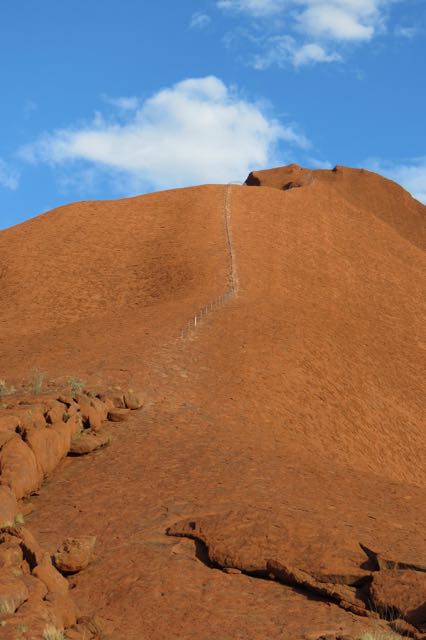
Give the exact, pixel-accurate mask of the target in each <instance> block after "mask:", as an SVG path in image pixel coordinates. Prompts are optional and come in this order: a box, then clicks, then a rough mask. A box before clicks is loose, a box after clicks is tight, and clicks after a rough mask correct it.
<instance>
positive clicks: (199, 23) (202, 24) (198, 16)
mask: <svg viewBox="0 0 426 640" xmlns="http://www.w3.org/2000/svg"><path fill="white" fill-rule="evenodd" d="M211 21H212V19H211V17H210V16H209V15H208V14H207V13H204V12H203V11H195V13H193V14H192V16H191V22H190V23H189V28H190V29H198V30H201V29H205V28H206V27H207V26H208V25H209V24H210V22H211Z"/></svg>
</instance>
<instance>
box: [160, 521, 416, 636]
mask: <svg viewBox="0 0 426 640" xmlns="http://www.w3.org/2000/svg"><path fill="white" fill-rule="evenodd" d="M167 534H168V535H171V536H184V537H188V538H192V539H195V540H198V541H200V542H202V543H203V544H204V545H205V547H206V550H207V554H208V558H209V561H210V562H211V564H212V565H213V566H219V567H221V568H222V569H224V570H226V571H227V572H229V569H230V568H233V569H237V570H239V571H242V572H245V573H247V574H249V575H252V576H257V577H261V578H272V579H275V580H277V581H278V582H281V583H283V584H285V585H289V586H293V587H297V588H299V589H303V590H304V591H306V592H308V593H314V594H316V595H317V596H321V597H322V598H325V599H327V600H329V601H331V602H334V603H336V604H337V605H339V606H340V607H342V608H343V609H345V610H347V611H350V612H352V613H354V614H356V615H359V616H365V617H368V616H370V617H379V616H380V617H382V618H383V619H386V620H388V621H390V622H392V623H393V628H394V629H396V628H397V627H398V628H401V629H402V628H403V627H404V629H405V631H404V633H408V632H409V633H410V634H411V637H413V638H422V637H423V635H422V632H423V631H426V573H425V572H424V571H423V568H422V567H423V563H422V561H421V559H420V561H419V563H418V564H416V563H411V564H410V563H407V562H404V561H403V560H402V559H401V561H398V559H394V560H392V561H390V560H387V561H385V560H383V558H382V555H381V554H376V553H374V552H372V551H370V550H369V549H368V548H367V547H365V545H363V544H360V543H359V541H358V540H357V538H356V537H354V536H342V535H341V534H339V533H338V532H337V531H335V530H334V529H333V528H330V529H329V530H328V529H327V527H326V526H324V527H323V528H322V529H321V530H319V529H318V528H317V527H315V526H312V523H310V522H309V521H308V520H301V521H296V520H295V521H294V522H287V523H286V522H282V521H280V520H279V519H278V518H277V519H274V518H273V516H272V515H271V514H270V513H263V512H261V511H258V512H256V511H255V510H252V511H230V512H227V513H223V514H215V515H207V516H201V517H199V518H194V519H186V520H182V521H180V522H177V523H176V524H174V525H173V526H171V527H170V528H169V529H168V530H167ZM367 552H368V553H367ZM385 556H386V554H385ZM378 558H381V560H380V562H379V561H378ZM410 629H411V631H410Z"/></svg>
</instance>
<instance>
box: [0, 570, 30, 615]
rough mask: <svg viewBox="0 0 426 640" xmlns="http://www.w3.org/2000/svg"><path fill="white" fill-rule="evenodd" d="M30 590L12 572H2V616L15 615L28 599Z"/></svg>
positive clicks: (0, 608)
mask: <svg viewBox="0 0 426 640" xmlns="http://www.w3.org/2000/svg"><path fill="white" fill-rule="evenodd" d="M28 595H29V593H28V589H27V587H26V586H25V584H24V582H23V581H22V580H20V579H19V578H17V577H16V576H14V575H13V573H12V571H10V570H7V569H6V570H2V572H1V574H0V615H6V614H9V615H10V614H12V613H15V611H16V609H18V607H20V606H21V604H22V603H23V602H25V600H26V599H27V598H28Z"/></svg>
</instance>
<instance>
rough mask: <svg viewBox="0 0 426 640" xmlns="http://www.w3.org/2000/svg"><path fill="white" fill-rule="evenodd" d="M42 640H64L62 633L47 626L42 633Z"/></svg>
mask: <svg viewBox="0 0 426 640" xmlns="http://www.w3.org/2000/svg"><path fill="white" fill-rule="evenodd" d="M43 640H66V636H65V634H64V632H63V631H60V630H59V629H57V628H56V627H52V626H51V625H49V626H48V627H46V629H45V630H44V632H43Z"/></svg>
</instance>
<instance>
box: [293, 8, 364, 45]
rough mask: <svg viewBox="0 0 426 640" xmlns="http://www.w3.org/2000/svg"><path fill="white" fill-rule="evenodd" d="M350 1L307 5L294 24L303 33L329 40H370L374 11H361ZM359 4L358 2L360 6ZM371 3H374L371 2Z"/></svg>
mask: <svg viewBox="0 0 426 640" xmlns="http://www.w3.org/2000/svg"><path fill="white" fill-rule="evenodd" d="M349 4H350V3H349V2H327V3H326V2H324V3H314V2H312V1H311V2H309V3H307V7H306V9H305V10H304V11H302V12H301V13H299V15H298V17H297V21H298V23H299V28H300V30H301V32H302V33H304V34H307V35H308V36H310V37H314V38H319V39H329V40H371V38H372V37H373V34H374V23H375V19H376V11H375V10H374V7H373V8H372V13H371V12H367V11H366V10H364V11H361V10H360V7H350V6H348V5H349ZM359 4H361V3H359ZM372 4H374V3H372Z"/></svg>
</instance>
